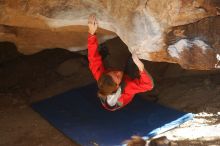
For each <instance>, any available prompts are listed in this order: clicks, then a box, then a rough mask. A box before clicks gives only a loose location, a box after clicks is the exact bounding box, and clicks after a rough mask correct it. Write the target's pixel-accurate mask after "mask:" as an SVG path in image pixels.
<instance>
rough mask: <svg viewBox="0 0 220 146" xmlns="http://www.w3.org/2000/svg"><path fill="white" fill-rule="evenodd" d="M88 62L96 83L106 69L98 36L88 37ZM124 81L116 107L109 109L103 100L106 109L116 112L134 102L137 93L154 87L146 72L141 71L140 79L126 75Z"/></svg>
mask: <svg viewBox="0 0 220 146" xmlns="http://www.w3.org/2000/svg"><path fill="white" fill-rule="evenodd" d="M88 60H89V68H90V70H91V72H92V74H93V76H94V78H95V79H96V81H98V80H99V78H100V77H101V75H102V74H103V73H104V72H105V71H106V69H105V67H104V65H103V62H102V57H101V56H100V54H99V52H98V40H97V37H96V35H91V34H89V35H88ZM123 81H124V82H125V87H124V89H123V91H122V93H121V97H120V98H119V99H118V101H117V105H116V106H114V107H109V106H108V104H107V102H105V101H103V100H102V99H101V102H102V105H103V106H104V107H105V108H106V109H108V110H110V111H115V110H117V109H119V108H122V107H124V106H125V105H127V104H128V103H129V102H131V101H132V99H133V97H134V95H135V94H136V93H139V92H145V91H149V90H151V89H152V88H153V86H154V84H153V80H152V78H151V76H150V75H149V74H148V73H147V72H146V70H144V71H142V72H141V71H140V78H139V79H131V78H130V77H129V76H127V75H124V76H123Z"/></svg>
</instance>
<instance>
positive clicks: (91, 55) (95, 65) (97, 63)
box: [88, 15, 105, 81]
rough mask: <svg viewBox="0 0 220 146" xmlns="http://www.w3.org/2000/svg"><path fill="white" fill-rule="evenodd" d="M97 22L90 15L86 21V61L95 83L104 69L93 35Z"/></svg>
mask: <svg viewBox="0 0 220 146" xmlns="http://www.w3.org/2000/svg"><path fill="white" fill-rule="evenodd" d="M97 26H98V24H97V20H96V17H95V16H94V15H90V16H89V19H88V27H89V31H88V32H89V35H88V60H89V68H90V70H91V71H92V74H93V76H94V78H95V79H96V81H97V80H98V79H99V78H100V76H101V75H102V73H103V72H104V70H105V68H104V66H103V62H102V57H101V55H100V54H99V52H98V40H97V37H96V35H95V32H96V30H97Z"/></svg>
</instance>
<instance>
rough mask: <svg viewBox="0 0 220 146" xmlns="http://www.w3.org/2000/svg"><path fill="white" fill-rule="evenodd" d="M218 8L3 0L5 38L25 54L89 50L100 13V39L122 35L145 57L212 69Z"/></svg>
mask: <svg viewBox="0 0 220 146" xmlns="http://www.w3.org/2000/svg"><path fill="white" fill-rule="evenodd" d="M219 11H220V1H218V0H166V1H165V0H164V1H161V0H132V1H130V0H120V1H119V0H94V1H89V0H47V1H45V0H37V1H36V0H1V1H0V41H10V42H14V43H15V44H16V46H17V47H18V50H19V51H20V52H22V53H24V54H33V53H36V52H39V51H40V50H42V49H49V48H65V49H67V50H70V51H79V50H84V49H86V42H87V40H86V38H87V26H86V25H87V18H88V16H89V14H91V13H95V14H96V15H97V18H98V22H99V27H100V28H99V30H98V32H97V34H98V37H99V41H100V43H101V42H104V41H105V40H107V39H111V38H113V37H115V36H116V35H118V36H119V37H120V38H121V40H122V41H123V42H124V43H125V44H126V45H127V46H128V49H129V51H130V52H133V51H135V52H136V53H137V54H138V56H139V57H140V58H142V59H146V60H150V61H155V62H172V63H179V64H180V65H181V66H182V67H183V68H186V69H198V70H210V69H216V68H218V66H217V65H216V63H217V59H216V55H217V54H218V53H220V48H219V44H220V41H219V39H218V38H219V35H220V33H219V32H220V31H219V28H220V27H219V23H220V18H219V17H220V16H218V15H219V13H220V12H219ZM203 32H204V33H203ZM210 34H211V35H210ZM213 35H214V37H213ZM116 49H117V48H116Z"/></svg>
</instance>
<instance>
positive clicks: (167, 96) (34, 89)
mask: <svg viewBox="0 0 220 146" xmlns="http://www.w3.org/2000/svg"><path fill="white" fill-rule="evenodd" d="M106 46H107V47H108V48H109V51H108V52H107V54H110V55H109V56H107V57H106V60H111V62H108V61H106V64H108V65H110V66H117V65H118V62H123V61H122V60H124V58H126V56H127V55H128V52H127V49H126V47H125V46H124V45H123V44H122V43H121V42H120V40H119V39H118V38H117V39H113V40H111V41H108V42H107V43H106ZM115 48H117V49H115ZM105 53H106V52H105ZM121 56H124V57H121ZM144 63H145V66H146V68H147V70H148V71H149V72H150V73H151V75H152V76H153V78H154V80H155V89H154V90H153V91H152V92H148V93H144V94H142V96H143V98H145V99H146V100H152V99H155V97H158V101H157V102H158V103H160V104H163V105H165V106H169V107H172V108H175V109H178V110H181V111H187V112H192V113H194V114H195V118H194V119H193V120H191V121H188V122H186V123H185V124H183V125H181V126H180V127H178V128H175V129H173V130H170V131H169V132H166V133H164V134H162V135H165V136H167V137H168V138H169V139H170V140H172V141H174V142H176V143H177V144H178V145H179V146H218V145H220V73H219V72H218V71H186V70H183V69H181V67H180V66H178V65H175V64H168V63H152V62H148V61H144ZM119 66H121V65H119ZM122 66H123V65H122ZM93 81H94V79H93V77H92V76H91V73H90V71H89V69H88V61H87V59H86V51H82V52H78V53H72V52H68V51H66V50H64V49H47V50H44V51H42V52H40V53H37V54H34V55H30V56H24V55H22V54H20V53H19V52H17V51H16V48H15V46H13V45H12V44H10V43H0V146H77V144H76V143H75V142H74V141H72V140H70V139H68V138H67V137H66V136H64V135H63V134H62V133H61V132H59V131H58V130H57V129H55V128H54V127H53V126H51V125H50V124H49V123H48V122H47V121H46V120H44V119H43V118H42V117H41V116H40V115H39V114H38V113H36V112H35V111H33V109H32V108H31V107H30V105H31V103H33V102H36V101H39V100H42V99H45V98H48V97H51V96H53V95H56V94H59V93H62V92H64V91H66V90H69V89H72V88H76V87H80V86H83V85H86V84H89V83H91V82H93ZM162 135H160V136H162Z"/></svg>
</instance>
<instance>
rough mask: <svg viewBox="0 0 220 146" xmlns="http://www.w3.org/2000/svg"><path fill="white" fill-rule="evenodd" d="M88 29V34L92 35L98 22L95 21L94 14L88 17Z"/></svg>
mask: <svg viewBox="0 0 220 146" xmlns="http://www.w3.org/2000/svg"><path fill="white" fill-rule="evenodd" d="M88 27H89V33H90V34H92V35H94V34H95V32H96V30H97V27H98V22H97V20H96V16H95V14H91V15H90V16H89V19H88Z"/></svg>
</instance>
